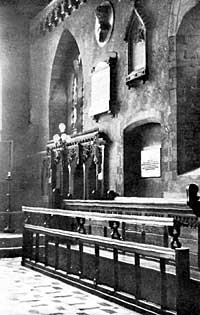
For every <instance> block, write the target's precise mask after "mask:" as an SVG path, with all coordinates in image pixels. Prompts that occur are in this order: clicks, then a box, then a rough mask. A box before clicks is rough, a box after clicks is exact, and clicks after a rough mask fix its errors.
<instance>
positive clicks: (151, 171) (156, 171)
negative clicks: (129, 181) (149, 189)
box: [141, 146, 161, 178]
mask: <svg viewBox="0 0 200 315" xmlns="http://www.w3.org/2000/svg"><path fill="white" fill-rule="evenodd" d="M160 165H161V147H160V146H148V147H145V148H143V150H142V151H141V177H144V178H145V177H146V178H147V177H160V176H161V166H160Z"/></svg>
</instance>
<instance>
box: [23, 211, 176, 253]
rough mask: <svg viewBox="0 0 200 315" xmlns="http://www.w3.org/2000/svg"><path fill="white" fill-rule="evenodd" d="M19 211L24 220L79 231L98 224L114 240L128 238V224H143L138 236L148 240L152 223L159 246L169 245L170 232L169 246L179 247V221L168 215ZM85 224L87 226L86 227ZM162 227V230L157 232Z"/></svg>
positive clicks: (91, 228)
mask: <svg viewBox="0 0 200 315" xmlns="http://www.w3.org/2000/svg"><path fill="white" fill-rule="evenodd" d="M22 210H23V212H25V213H26V222H27V223H31V224H36V225H42V226H45V227H51V228H59V229H64V230H72V231H78V232H79V233H82V234H86V233H87V234H96V233H95V232H96V231H95V227H96V225H97V223H98V224H100V226H101V228H102V230H103V235H104V236H108V228H110V230H111V233H110V236H111V238H113V239H122V240H127V232H128V231H129V230H130V229H128V228H127V227H129V228H130V226H132V225H136V226H142V229H141V233H140V239H139V241H140V242H141V243H148V240H146V232H145V227H150V226H151V227H155V228H157V229H159V239H160V238H162V241H160V240H159V242H160V244H159V245H162V246H164V247H168V246H169V235H170V236H171V239H172V240H171V242H170V246H171V248H173V249H175V248H176V247H181V243H180V241H179V236H180V224H179V222H177V221H176V220H174V219H173V218H170V217H158V216H143V215H140V216H139V215H130V214H115V213H101V212H88V211H74V210H73V211H72V210H63V209H49V208H38V207H37V208H36V207H22ZM66 218H67V220H66ZM69 218H70V219H69ZM86 223H87V229H86V226H85V225H86ZM102 225H103V226H102ZM161 228H162V232H161V231H160V229H161ZM120 233H121V234H120ZM161 233H162V234H161ZM132 240H134V241H137V239H134V238H133V239H132Z"/></svg>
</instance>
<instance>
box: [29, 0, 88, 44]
mask: <svg viewBox="0 0 200 315" xmlns="http://www.w3.org/2000/svg"><path fill="white" fill-rule="evenodd" d="M85 2H87V0H53V1H52V2H51V3H50V4H48V5H47V6H46V7H45V8H44V9H43V10H42V11H41V12H39V14H38V15H37V16H36V17H35V18H34V19H33V20H32V22H31V25H30V38H31V40H32V41H34V39H36V38H38V37H41V36H44V35H45V34H46V33H47V32H51V31H52V30H53V29H54V28H55V27H57V26H58V25H59V24H60V23H62V22H63V21H64V20H65V18H66V17H67V16H69V15H71V13H72V12H73V11H74V10H77V9H78V8H79V6H80V5H82V4H83V3H85Z"/></svg>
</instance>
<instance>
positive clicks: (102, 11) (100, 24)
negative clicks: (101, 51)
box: [95, 1, 114, 47]
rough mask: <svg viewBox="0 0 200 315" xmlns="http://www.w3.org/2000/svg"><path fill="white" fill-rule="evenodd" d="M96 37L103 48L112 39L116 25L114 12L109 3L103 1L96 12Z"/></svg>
mask: <svg viewBox="0 0 200 315" xmlns="http://www.w3.org/2000/svg"><path fill="white" fill-rule="evenodd" d="M95 17H96V21H95V37H96V41H97V43H98V45H99V46H100V47H103V46H104V45H105V44H106V43H107V42H108V41H109V39H110V37H111V34H112V30H113V25H114V10H113V7H112V5H111V3H110V2H109V1H103V2H102V3H101V4H100V5H99V6H98V7H97V8H96V10H95Z"/></svg>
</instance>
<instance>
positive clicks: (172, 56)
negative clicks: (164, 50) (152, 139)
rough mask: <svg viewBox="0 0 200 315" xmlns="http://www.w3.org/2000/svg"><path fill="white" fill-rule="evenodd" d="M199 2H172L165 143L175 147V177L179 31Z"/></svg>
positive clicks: (173, 168)
mask: <svg viewBox="0 0 200 315" xmlns="http://www.w3.org/2000/svg"><path fill="white" fill-rule="evenodd" d="M198 3H199V0H173V1H172V4H171V10H170V16H169V24H168V45H169V112H170V113H171V115H170V120H171V123H170V126H166V128H167V132H168V141H167V142H166V144H165V147H166V148H164V149H167V147H171V148H173V155H172V156H171V157H169V159H170V161H171V162H172V163H171V167H170V169H169V170H168V172H170V173H171V174H172V175H171V176H172V177H173V178H174V179H175V178H176V176H177V174H178V173H180V172H179V171H178V150H177V149H178V148H175V147H174V144H175V143H176V144H177V142H178V139H177V107H178V95H177V80H178V78H177V62H176V59H177V33H178V30H179V27H180V25H181V23H182V20H183V18H184V16H185V15H186V14H187V12H189V11H190V10H191V9H192V8H193V7H195V6H196V5H197V4H198Z"/></svg>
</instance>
